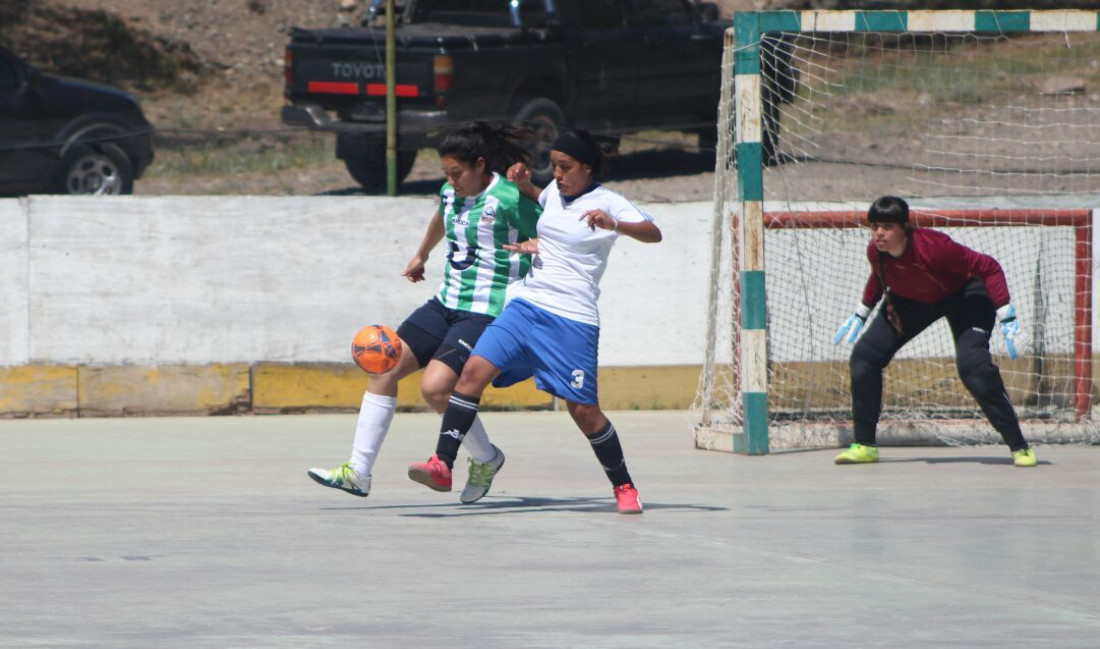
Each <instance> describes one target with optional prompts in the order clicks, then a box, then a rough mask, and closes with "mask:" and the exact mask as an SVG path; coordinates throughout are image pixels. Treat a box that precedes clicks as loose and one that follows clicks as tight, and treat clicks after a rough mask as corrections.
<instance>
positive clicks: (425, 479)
mask: <svg viewBox="0 0 1100 649" xmlns="http://www.w3.org/2000/svg"><path fill="white" fill-rule="evenodd" d="M409 479H410V480H412V481H413V482H419V483H420V484H422V485H426V486H427V487H428V488H429V489H434V490H436V491H450V490H451V470H450V469H448V468H447V465H446V464H445V463H444V462H443V460H441V459H439V456H437V455H433V456H431V457H430V458H428V461H427V462H419V463H417V464H410V465H409Z"/></svg>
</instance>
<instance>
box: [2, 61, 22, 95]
mask: <svg viewBox="0 0 1100 649" xmlns="http://www.w3.org/2000/svg"><path fill="white" fill-rule="evenodd" d="M18 85H19V70H18V68H16V66H15V61H14V60H12V59H9V58H8V57H6V56H0V88H5V89H11V88H15V87H16V86H18Z"/></svg>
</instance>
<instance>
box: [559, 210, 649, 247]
mask: <svg viewBox="0 0 1100 649" xmlns="http://www.w3.org/2000/svg"><path fill="white" fill-rule="evenodd" d="M577 220H578V221H588V227H589V228H591V229H593V230H595V229H596V228H600V229H602V230H612V231H615V232H618V233H619V234H625V235H626V236H628V237H631V238H632V239H637V240H638V241H641V242H643V243H657V242H658V241H660V240H661V238H662V235H661V229H660V228H658V227H657V224H656V223H654V222H653V221H620V220H618V219H616V218H615V217H613V216H611V215H610V214H608V213H607V212H605V211H603V210H589V211H587V212H585V213H584V214H582V215H581V216H580V218H579V219H577Z"/></svg>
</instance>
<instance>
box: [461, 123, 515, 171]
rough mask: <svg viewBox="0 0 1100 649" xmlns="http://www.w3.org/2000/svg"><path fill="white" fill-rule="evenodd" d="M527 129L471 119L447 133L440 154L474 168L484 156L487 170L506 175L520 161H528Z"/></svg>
mask: <svg viewBox="0 0 1100 649" xmlns="http://www.w3.org/2000/svg"><path fill="white" fill-rule="evenodd" d="M529 137H530V136H529V132H528V131H527V130H526V129H523V128H520V127H517V126H512V125H511V124H497V125H493V124H489V123H488V122H470V123H469V124H463V125H462V126H459V127H458V128H456V129H454V130H453V131H451V132H450V133H448V134H447V137H445V138H443V143H442V144H440V145H439V157H441V158H442V157H444V156H448V157H451V158H454V159H456V160H459V161H461V162H464V163H466V164H468V165H470V166H471V167H472V166H474V165H476V164H477V159H478V158H484V160H485V170H486V171H495V172H497V173H500V174H503V173H504V172H506V171H507V170H508V167H511V166H512V165H513V164H515V163H517V162H524V163H526V162H528V154H527V149H526V148H525V147H524V146H523V144H522V143H523V142H525V141H526V140H527V139H529Z"/></svg>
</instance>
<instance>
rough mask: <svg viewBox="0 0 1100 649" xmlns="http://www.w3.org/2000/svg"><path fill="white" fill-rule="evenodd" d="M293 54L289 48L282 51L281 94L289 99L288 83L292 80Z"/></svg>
mask: <svg viewBox="0 0 1100 649" xmlns="http://www.w3.org/2000/svg"><path fill="white" fill-rule="evenodd" d="M293 63H294V55H293V54H291V53H290V48H287V49H286V50H284V51H283V82H284V83H283V96H284V97H286V98H287V99H290V84H292V83H293V82H294V69H293V68H294V65H293Z"/></svg>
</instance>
